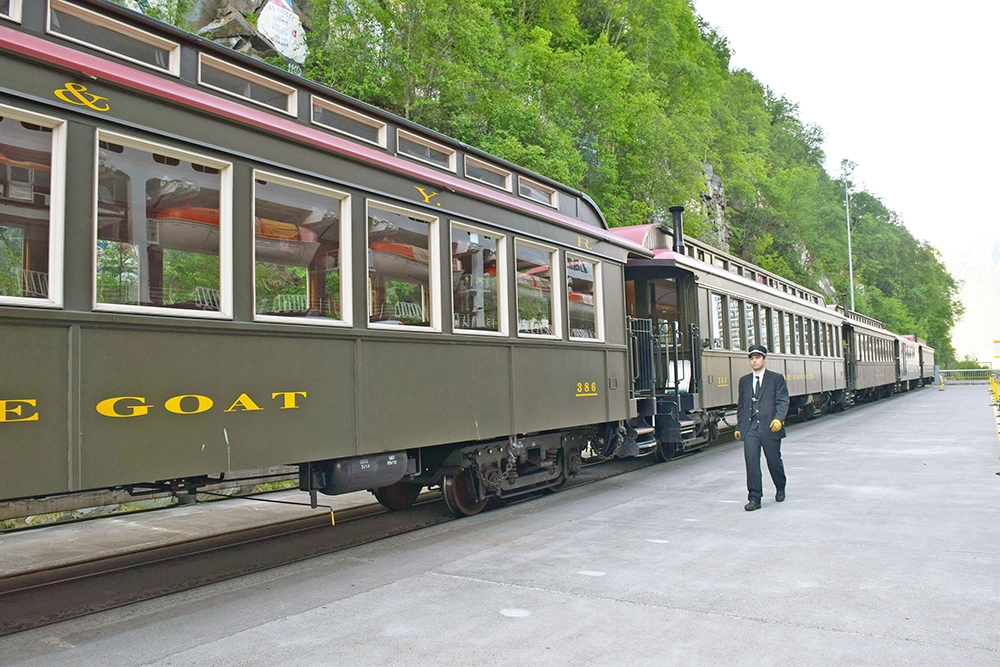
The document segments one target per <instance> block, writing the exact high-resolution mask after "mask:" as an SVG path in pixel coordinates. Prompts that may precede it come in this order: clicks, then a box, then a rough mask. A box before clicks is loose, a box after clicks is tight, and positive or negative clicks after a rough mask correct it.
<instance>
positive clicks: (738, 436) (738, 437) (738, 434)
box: [736, 431, 740, 440]
mask: <svg viewBox="0 0 1000 667" xmlns="http://www.w3.org/2000/svg"><path fill="white" fill-rule="evenodd" d="M736 439H737V440H739V439H740V432H739V431H737V432H736Z"/></svg>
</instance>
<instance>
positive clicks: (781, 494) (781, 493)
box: [774, 489, 785, 503]
mask: <svg viewBox="0 0 1000 667" xmlns="http://www.w3.org/2000/svg"><path fill="white" fill-rule="evenodd" d="M784 499H785V490H784V489H778V492H777V493H776V494H774V501H775V502H778V503H780V502H781V501H783V500H784Z"/></svg>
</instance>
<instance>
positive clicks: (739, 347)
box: [726, 297, 746, 352]
mask: <svg viewBox="0 0 1000 667" xmlns="http://www.w3.org/2000/svg"><path fill="white" fill-rule="evenodd" d="M727 301H728V302H729V303H728V311H727V315H728V317H727V319H726V325H727V327H728V329H729V348H728V349H730V350H732V351H734V352H742V351H743V350H744V348H745V347H746V346H745V345H744V342H745V341H746V333H745V332H744V331H743V317H744V315H743V303H744V301H743V299H735V298H733V297H729V298H728V299H727ZM734 308H735V313H736V318H735V319H736V331H735V332H734V331H733V312H734V310H733V309H734ZM734 333H735V334H736V335H737V336H739V340H734V337H733V334H734Z"/></svg>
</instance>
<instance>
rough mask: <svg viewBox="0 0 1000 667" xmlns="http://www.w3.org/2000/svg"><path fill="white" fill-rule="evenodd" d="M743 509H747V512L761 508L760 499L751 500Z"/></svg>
mask: <svg viewBox="0 0 1000 667" xmlns="http://www.w3.org/2000/svg"><path fill="white" fill-rule="evenodd" d="M743 509H745V510H746V511H747V512H753V511H754V510H759V509H760V501H758V500H751V501H750V502H748V503H747V504H746V505H744V506H743Z"/></svg>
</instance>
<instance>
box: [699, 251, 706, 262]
mask: <svg viewBox="0 0 1000 667" xmlns="http://www.w3.org/2000/svg"><path fill="white" fill-rule="evenodd" d="M698 259H700V260H701V261H703V262H704V261H705V251H704V250H699V251H698Z"/></svg>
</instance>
